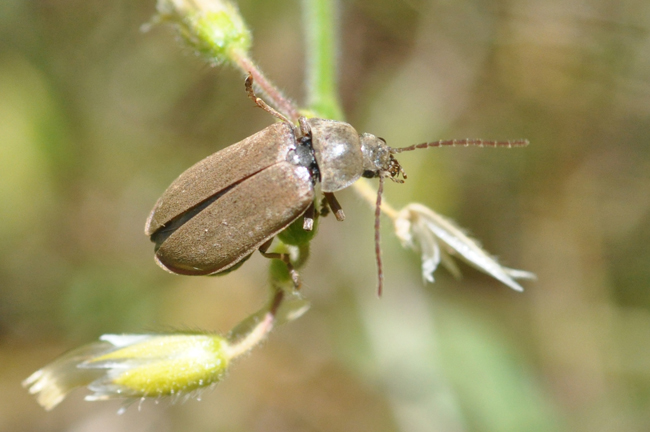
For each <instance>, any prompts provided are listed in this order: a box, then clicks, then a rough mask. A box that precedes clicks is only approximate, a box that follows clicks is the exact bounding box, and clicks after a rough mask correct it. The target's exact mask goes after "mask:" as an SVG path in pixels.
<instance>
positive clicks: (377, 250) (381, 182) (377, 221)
mask: <svg viewBox="0 0 650 432" xmlns="http://www.w3.org/2000/svg"><path fill="white" fill-rule="evenodd" d="M383 192H384V176H383V175H381V174H380V175H379V188H378V189H377V205H376V207H375V256H376V257H377V297H381V294H382V291H383V289H384V268H383V266H382V264H381V234H380V232H379V227H380V225H381V194H382V193H383Z"/></svg>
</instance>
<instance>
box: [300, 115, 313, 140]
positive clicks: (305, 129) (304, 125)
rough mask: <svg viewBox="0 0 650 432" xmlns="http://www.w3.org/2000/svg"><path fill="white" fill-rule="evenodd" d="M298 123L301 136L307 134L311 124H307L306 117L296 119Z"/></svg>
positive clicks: (309, 131)
mask: <svg viewBox="0 0 650 432" xmlns="http://www.w3.org/2000/svg"><path fill="white" fill-rule="evenodd" d="M298 123H300V133H301V134H302V136H308V135H309V134H310V133H311V126H309V123H307V118H306V117H300V118H299V119H298Z"/></svg>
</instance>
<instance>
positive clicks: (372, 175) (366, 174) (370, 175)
mask: <svg viewBox="0 0 650 432" xmlns="http://www.w3.org/2000/svg"><path fill="white" fill-rule="evenodd" d="M361 175H362V176H363V177H365V178H375V177H377V173H376V172H375V171H370V170H365V171H364V172H363V174H361Z"/></svg>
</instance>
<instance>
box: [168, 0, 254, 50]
mask: <svg viewBox="0 0 650 432" xmlns="http://www.w3.org/2000/svg"><path fill="white" fill-rule="evenodd" d="M157 10H158V17H157V21H160V22H170V23H172V24H174V26H175V27H176V29H177V30H178V32H179V33H180V35H181V36H182V37H183V39H184V40H185V41H186V42H187V43H188V44H189V45H190V47H192V48H193V49H194V50H196V51H197V52H198V53H200V54H201V55H203V56H205V57H207V58H208V59H209V60H210V61H212V62H215V63H221V62H225V61H235V59H236V58H237V57H238V56H241V55H242V54H246V53H247V52H248V50H249V49H250V46H251V40H252V37H251V32H250V30H249V29H248V27H247V26H246V23H244V20H243V18H242V17H241V15H240V14H239V11H238V10H237V7H236V6H235V5H234V4H232V3H230V2H229V1H227V0H158V4H157Z"/></svg>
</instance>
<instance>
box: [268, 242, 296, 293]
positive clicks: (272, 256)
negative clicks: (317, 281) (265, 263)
mask: <svg viewBox="0 0 650 432" xmlns="http://www.w3.org/2000/svg"><path fill="white" fill-rule="evenodd" d="M272 242H273V237H271V238H270V239H269V240H268V241H267V242H266V243H264V244H263V245H262V246H260V248H259V251H260V253H261V254H262V256H263V257H264V258H269V259H279V260H281V261H282V262H284V264H285V265H286V266H287V270H289V275H291V281H292V282H293V286H294V288H295V289H300V286H301V285H302V283H301V282H300V274H299V273H298V271H297V270H296V269H295V268H294V267H293V264H292V263H291V257H290V256H289V254H288V253H281V252H267V250H268V248H269V247H271V243H272Z"/></svg>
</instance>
